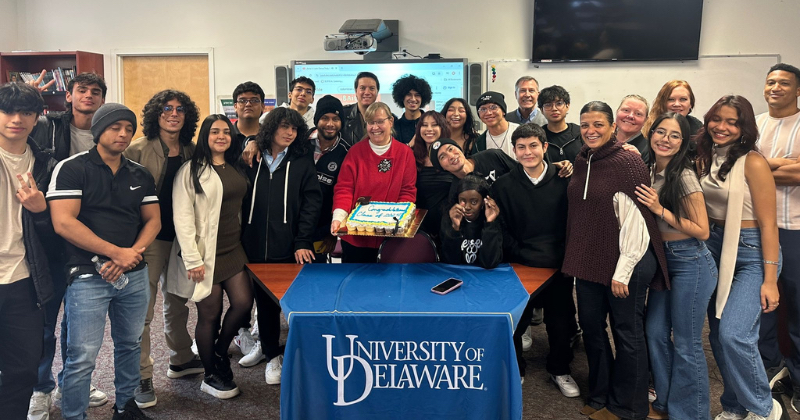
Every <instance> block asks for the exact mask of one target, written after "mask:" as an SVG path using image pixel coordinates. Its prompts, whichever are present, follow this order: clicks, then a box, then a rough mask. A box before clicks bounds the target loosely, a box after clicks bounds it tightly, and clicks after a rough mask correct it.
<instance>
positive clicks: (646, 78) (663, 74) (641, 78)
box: [485, 54, 780, 123]
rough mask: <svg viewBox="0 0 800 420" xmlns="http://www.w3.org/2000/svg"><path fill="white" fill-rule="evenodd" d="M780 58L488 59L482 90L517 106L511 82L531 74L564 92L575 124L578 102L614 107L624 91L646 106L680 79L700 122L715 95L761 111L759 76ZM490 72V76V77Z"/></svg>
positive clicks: (510, 107)
mask: <svg viewBox="0 0 800 420" xmlns="http://www.w3.org/2000/svg"><path fill="white" fill-rule="evenodd" d="M779 60H780V56H779V55H778V54H758V55H737V56H701V57H700V59H699V60H697V61H686V62H625V63H621V62H617V63H613V62H608V63H605V62H604V63H531V62H530V61H527V60H497V61H491V60H490V61H488V62H487V65H486V69H485V74H486V79H485V83H486V84H485V86H486V88H485V90H487V91H488V90H493V91H496V92H500V93H502V94H503V95H505V97H506V104H507V106H508V111H509V112H511V111H513V110H514V109H516V108H517V101H516V98H515V97H514V83H515V82H516V81H517V79H518V78H519V77H520V76H523V75H529V76H533V77H534V78H536V80H537V81H538V82H539V87H540V89H544V88H545V87H547V86H552V85H560V86H563V87H564V88H565V89H566V90H567V92H569V95H570V103H571V105H570V111H569V114H568V115H567V121H569V122H574V123H578V122H579V113H580V109H581V107H583V105H584V104H586V103H587V102H589V101H595V100H600V101H603V102H606V103H607V104H609V105H610V106H611V108H613V109H614V110H616V109H617V107H618V106H619V103H620V101H621V100H622V98H623V97H624V96H625V95H629V94H633V93H635V94H638V95H642V96H644V97H645V98H647V100H648V101H649V102H650V105H651V106H652V103H653V100H654V99H655V97H656V95H657V94H658V91H659V90H660V89H661V86H663V85H664V83H666V82H668V81H670V80H673V79H680V80H686V81H687V82H689V85H691V86H692V91H693V92H694V96H695V107H694V110H693V111H692V113H691V115H694V116H695V117H697V118H698V119H700V120H701V121H702V120H703V114H705V113H706V111H708V109H709V108H710V107H711V105H713V104H714V103H715V102H716V101H717V100H718V99H719V98H720V97H722V96H723V95H727V94H737V95H742V96H744V97H745V98H747V99H748V100H749V101H750V103H752V104H753V110H754V111H755V113H756V115H758V114H760V113H762V112H766V111H767V104H766V102H765V101H764V96H763V91H764V81H765V80H766V77H767V72H768V71H769V68H770V67H772V66H773V65H775V64H777V63H778V62H779ZM493 71H494V76H495V77H494V79H493V77H492V76H493Z"/></svg>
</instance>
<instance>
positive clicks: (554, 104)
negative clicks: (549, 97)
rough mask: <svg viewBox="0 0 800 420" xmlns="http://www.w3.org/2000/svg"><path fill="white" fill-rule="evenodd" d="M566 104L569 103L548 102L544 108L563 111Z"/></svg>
mask: <svg viewBox="0 0 800 420" xmlns="http://www.w3.org/2000/svg"><path fill="white" fill-rule="evenodd" d="M566 104H567V103H566V102H564V101H557V102H548V103H546V104H544V105H542V108H544V109H553V108H558V109H561V108H564V106H565V105H566Z"/></svg>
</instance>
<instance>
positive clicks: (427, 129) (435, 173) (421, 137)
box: [411, 111, 456, 241]
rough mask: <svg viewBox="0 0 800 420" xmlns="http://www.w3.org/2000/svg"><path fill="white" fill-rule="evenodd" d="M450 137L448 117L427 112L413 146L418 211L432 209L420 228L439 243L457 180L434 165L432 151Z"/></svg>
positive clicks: (421, 121) (420, 123) (420, 120)
mask: <svg viewBox="0 0 800 420" xmlns="http://www.w3.org/2000/svg"><path fill="white" fill-rule="evenodd" d="M449 137H450V128H449V127H448V126H447V121H446V120H445V119H444V116H443V115H442V114H440V113H438V112H436V111H427V112H425V113H424V114H422V117H420V119H419V121H418V122H417V131H416V134H415V135H414V141H413V144H412V146H411V150H413V151H414V160H415V161H416V163H417V208H420V209H426V210H428V214H427V216H426V217H425V219H423V221H422V225H421V226H420V229H422V230H423V231H425V232H426V233H428V234H429V235H431V236H432V237H433V238H434V240H436V241H438V236H439V227H440V226H441V221H442V215H443V214H444V213H445V212H446V209H445V205H446V204H447V203H446V202H447V198H448V197H447V195H448V193H449V191H450V187H451V185H452V184H453V181H455V180H456V177H455V176H454V175H453V174H451V173H450V172H447V171H442V170H439V169H437V168H435V167H434V166H433V164H432V163H431V158H430V150H431V145H432V144H433V143H434V142H435V141H436V140H439V139H440V138H449Z"/></svg>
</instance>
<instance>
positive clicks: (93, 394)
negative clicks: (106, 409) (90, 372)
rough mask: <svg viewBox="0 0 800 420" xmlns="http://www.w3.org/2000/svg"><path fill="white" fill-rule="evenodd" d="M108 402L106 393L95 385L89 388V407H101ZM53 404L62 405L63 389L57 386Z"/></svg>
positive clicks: (54, 391)
mask: <svg viewBox="0 0 800 420" xmlns="http://www.w3.org/2000/svg"><path fill="white" fill-rule="evenodd" d="M107 402H108V395H106V393H105V392H103V391H101V390H99V389H97V387H95V386H94V385H91V386H90V387H89V407H100V406H101V405H103V404H105V403H107ZM53 404H56V405H60V404H61V388H59V387H58V386H56V389H54V390H53Z"/></svg>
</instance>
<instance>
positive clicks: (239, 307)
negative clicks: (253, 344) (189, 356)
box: [194, 271, 253, 374]
mask: <svg viewBox="0 0 800 420" xmlns="http://www.w3.org/2000/svg"><path fill="white" fill-rule="evenodd" d="M223 290H224V291H225V293H226V294H227V295H228V301H229V302H230V307H229V308H228V312H226V313H225V320H224V321H222V323H221V325H222V328H221V329H220V320H221V318H222V292H223ZM196 305H197V327H196V328H195V331H194V335H195V338H196V339H197V351H198V352H199V353H200V360H201V361H202V362H203V367H204V368H205V370H206V374H210V373H216V367H215V363H214V360H215V357H214V353H216V354H218V355H220V356H222V357H227V356H228V347H229V346H230V345H231V341H233V337H234V336H236V334H237V333H238V332H239V327H240V326H241V325H242V324H244V323H245V322H247V321H248V320H249V319H250V310H251V309H252V307H253V286H252V282H251V281H250V278H249V277H248V276H247V274H246V273H245V272H244V271H240V272H239V273H238V274H236V275H234V276H233V277H231V278H229V279H227V280H225V281H223V282H222V283H219V284H215V285H213V286H212V287H211V294H210V295H208V297H206V298H205V299H203V300H202V301H200V302H197V303H196Z"/></svg>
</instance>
